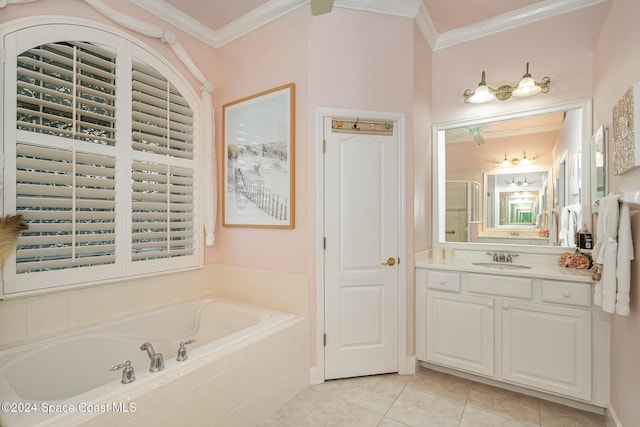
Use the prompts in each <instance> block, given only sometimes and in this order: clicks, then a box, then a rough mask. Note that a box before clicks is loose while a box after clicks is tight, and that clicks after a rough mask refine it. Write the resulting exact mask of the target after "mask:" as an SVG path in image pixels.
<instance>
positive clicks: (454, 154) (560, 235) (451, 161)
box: [433, 101, 601, 251]
mask: <svg viewBox="0 0 640 427" xmlns="http://www.w3.org/2000/svg"><path fill="white" fill-rule="evenodd" d="M433 137H434V156H433V158H434V172H435V174H434V187H433V190H434V195H435V197H434V245H446V246H453V247H458V248H471V247H474V248H478V249H480V248H482V247H483V245H484V246H487V248H494V247H495V248H497V249H499V245H527V246H530V247H531V249H537V250H539V251H543V250H548V247H550V246H553V247H560V248H562V250H566V249H567V248H571V247H575V244H576V242H575V232H576V231H577V230H579V229H580V228H582V226H583V224H586V225H587V227H589V228H590V229H591V199H592V197H593V193H592V191H591V190H590V183H591V181H592V176H594V175H595V174H596V173H595V172H594V171H592V170H591V169H593V167H594V166H595V163H596V162H595V161H594V159H595V151H596V150H595V148H594V143H593V141H592V138H591V103H590V102H589V101H581V102H575V103H567V104H562V105H556V106H552V107H545V108H538V109H535V110H529V111H520V112H517V113H508V114H501V115H496V116H492V117H485V118H479V119H473V120H465V121H458V122H451V123H443V124H439V125H436V126H434V134H433ZM598 163H599V165H601V162H598ZM583 188H585V189H586V190H585V191H583ZM496 245H498V246H496ZM542 247H545V248H546V249H545V248H542ZM534 251H536V250H534Z"/></svg>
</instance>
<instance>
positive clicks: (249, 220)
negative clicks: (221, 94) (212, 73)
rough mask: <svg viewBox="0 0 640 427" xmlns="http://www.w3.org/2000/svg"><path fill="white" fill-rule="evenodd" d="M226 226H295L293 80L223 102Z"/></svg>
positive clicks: (224, 213) (224, 206)
mask: <svg viewBox="0 0 640 427" xmlns="http://www.w3.org/2000/svg"><path fill="white" fill-rule="evenodd" d="M222 140H223V144H222V148H223V157H222V159H223V162H222V163H223V166H222V174H223V199H222V225H223V226H224V227H253V228H284V229H292V228H295V203H294V201H295V179H294V178H295V84H294V83H289V84H286V85H283V86H278V87H275V88H273V89H269V90H265V91H263V92H260V93H256V94H254V95H250V96H247V97H245V98H242V99H239V100H236V101H233V102H229V103H227V104H224V105H223V106H222Z"/></svg>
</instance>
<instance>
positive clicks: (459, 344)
mask: <svg viewBox="0 0 640 427" xmlns="http://www.w3.org/2000/svg"><path fill="white" fill-rule="evenodd" d="M426 296H427V301H426V302H427V303H426V312H427V319H426V331H425V339H426V355H425V357H426V359H427V360H429V361H431V362H435V363H441V364H443V365H447V366H451V367H455V368H460V369H464V370H465V371H469V372H474V373H477V374H482V375H489V376H493V373H494V362H493V360H494V329H495V328H494V318H495V316H494V313H493V310H494V302H493V299H492V298H484V297H476V296H470V295H459V294H447V293H445V292H438V291H432V292H429V291H428V292H427V294H426Z"/></svg>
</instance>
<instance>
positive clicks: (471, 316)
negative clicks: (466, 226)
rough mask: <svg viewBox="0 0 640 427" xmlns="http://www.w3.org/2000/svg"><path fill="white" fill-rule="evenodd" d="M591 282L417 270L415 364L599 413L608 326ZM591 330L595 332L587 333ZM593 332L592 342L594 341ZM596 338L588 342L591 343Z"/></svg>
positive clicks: (602, 401)
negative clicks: (595, 307) (595, 407)
mask: <svg viewBox="0 0 640 427" xmlns="http://www.w3.org/2000/svg"><path fill="white" fill-rule="evenodd" d="M591 289H592V286H591V283H589V282H586V281H569V280H552V279H544V278H537V277H535V275H532V274H531V272H530V271H529V272H527V273H522V274H519V273H511V272H509V273H508V274H491V273H484V272H483V273H477V272H476V271H457V270H455V269H446V267H441V268H417V269H416V322H417V325H416V352H417V357H418V359H419V360H420V361H423V362H426V363H429V364H435V365H441V366H444V367H447V368H452V369H455V370H461V371H464V372H468V373H471V374H475V375H480V376H483V377H487V378H490V379H492V380H497V381H501V382H507V383H511V384H515V385H518V386H522V387H525V388H530V389H534V390H538V391H544V392H549V393H552V394H556V395H559V396H564V397H568V398H572V399H578V400H581V401H583V402H587V403H591V404H594V405H598V406H606V404H607V402H608V398H609V396H608V393H609V390H608V373H607V374H604V373H602V372H600V368H594V356H593V354H594V353H595V354H596V355H597V356H596V357H595V359H596V360H597V362H598V363H600V364H607V366H606V367H604V368H603V369H606V370H607V372H608V369H609V367H608V356H606V354H605V352H606V348H605V349H596V348H595V347H596V346H595V345H594V344H596V343H597V345H600V346H603V347H605V346H608V319H603V318H601V316H600V314H598V313H597V312H596V310H592V305H591ZM593 324H595V328H594V327H593ZM594 333H595V334H596V335H594ZM594 337H595V338H594Z"/></svg>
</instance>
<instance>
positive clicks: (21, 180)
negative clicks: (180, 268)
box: [16, 144, 116, 274]
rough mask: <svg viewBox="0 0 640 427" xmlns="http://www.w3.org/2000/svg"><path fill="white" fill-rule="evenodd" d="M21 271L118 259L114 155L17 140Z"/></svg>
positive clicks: (95, 263) (109, 262)
mask: <svg viewBox="0 0 640 427" xmlns="http://www.w3.org/2000/svg"><path fill="white" fill-rule="evenodd" d="M16 166H17V182H16V208H17V211H18V212H19V213H21V214H22V215H23V217H24V219H25V221H26V222H27V223H28V224H29V229H28V230H27V231H25V232H23V233H22V234H21V236H20V237H19V239H18V244H17V253H16V272H17V273H18V274H20V273H31V272H40V271H48V270H58V269H64V268H77V267H87V266H95V265H100V264H113V263H114V261H115V216H116V213H115V205H116V203H115V158H113V157H107V156H97V155H93V154H89V153H81V152H73V151H67V150H60V149H55V148H48V147H39V146H34V145H28V144H18V145H17V159H16Z"/></svg>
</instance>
